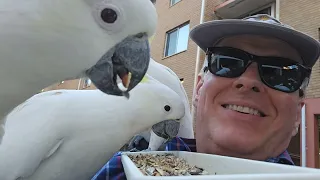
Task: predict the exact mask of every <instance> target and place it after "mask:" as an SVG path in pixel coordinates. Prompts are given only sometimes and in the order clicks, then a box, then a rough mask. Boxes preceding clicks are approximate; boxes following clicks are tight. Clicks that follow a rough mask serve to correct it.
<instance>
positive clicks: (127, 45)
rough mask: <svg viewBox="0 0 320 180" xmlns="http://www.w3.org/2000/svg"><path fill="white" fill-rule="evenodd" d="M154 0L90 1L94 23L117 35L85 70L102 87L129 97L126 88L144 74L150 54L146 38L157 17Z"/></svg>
mask: <svg viewBox="0 0 320 180" xmlns="http://www.w3.org/2000/svg"><path fill="white" fill-rule="evenodd" d="M87 1H88V0H87ZM153 3H155V1H153V0H113V1H112V0H104V1H103V0H95V1H94V3H92V1H91V2H90V5H91V6H92V8H93V17H94V19H95V21H96V23H97V25H99V26H100V27H101V28H102V29H104V30H105V31H106V33H108V34H110V35H112V36H114V37H118V38H119V39H118V41H119V43H116V44H115V45H114V46H113V47H112V48H111V49H110V50H109V51H107V53H105V54H104V55H103V56H102V57H101V59H100V60H99V61H98V63H97V64H96V65H95V66H93V67H91V68H89V69H88V70H87V71H86V75H87V76H88V77H89V78H90V79H91V80H92V82H93V83H94V84H95V86H96V87H97V88H98V89H100V90H101V91H103V92H105V93H107V94H111V95H118V96H122V95H124V96H126V97H129V94H128V92H129V91H130V90H131V89H133V88H134V87H135V86H136V85H137V84H138V83H139V82H140V81H141V79H142V78H143V76H144V75H145V73H146V71H147V69H148V65H149V58H150V48H149V42H148V38H149V37H151V36H152V35H153V34H154V31H155V26H156V19H157V15H156V11H155V8H154V6H153ZM111 77H112V78H111ZM117 77H119V78H120V79H121V80H122V84H123V85H124V86H125V88H126V90H125V91H123V90H120V89H119V87H118V86H117Z"/></svg>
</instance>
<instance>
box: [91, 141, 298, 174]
mask: <svg viewBox="0 0 320 180" xmlns="http://www.w3.org/2000/svg"><path fill="white" fill-rule="evenodd" d="M166 151H189V152H196V151H197V150H196V141H195V139H185V138H179V137H176V138H174V139H172V140H171V141H169V142H168V143H167V145H166ZM266 161H267V162H272V163H280V164H289V165H294V163H293V161H292V159H291V157H290V155H289V153H288V152H287V151H285V152H283V153H282V154H281V155H280V156H278V157H276V158H270V159H267V160H266ZM126 179H127V178H126V175H125V173H124V169H123V166H122V163H121V152H117V153H116V154H115V155H114V156H113V157H112V158H111V159H110V160H109V162H107V163H106V164H105V165H104V166H103V167H102V168H101V170H100V171H98V172H97V174H96V175H95V176H94V177H93V178H92V179H91V180H126Z"/></svg>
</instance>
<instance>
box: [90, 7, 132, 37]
mask: <svg viewBox="0 0 320 180" xmlns="http://www.w3.org/2000/svg"><path fill="white" fill-rule="evenodd" d="M93 16H94V19H95V20H96V22H97V23H98V24H99V25H100V27H102V28H103V29H105V30H106V31H107V32H108V33H118V32H119V31H121V30H122V29H124V28H123V26H124V25H125V22H126V17H125V13H124V12H123V11H122V9H121V7H118V6H117V5H116V4H112V3H110V2H109V1H102V2H100V3H97V4H95V6H94V8H93Z"/></svg>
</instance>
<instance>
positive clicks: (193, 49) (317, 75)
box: [44, 0, 320, 168]
mask: <svg viewBox="0 0 320 180" xmlns="http://www.w3.org/2000/svg"><path fill="white" fill-rule="evenodd" d="M156 9H157V12H158V15H159V22H158V27H157V31H156V34H155V36H154V38H153V41H152V43H151V53H152V57H153V58H154V59H155V60H156V61H157V62H159V63H161V64H164V65H166V66H168V67H170V68H171V69H172V70H173V71H174V72H175V73H176V74H177V75H178V76H179V78H180V80H181V83H183V86H184V87H185V89H186V91H187V94H188V97H189V100H190V102H192V94H193V87H194V82H195V81H194V80H195V77H196V75H197V74H198V72H199V69H200V68H201V66H202V63H203V60H204V52H203V51H200V50H199V49H198V47H197V46H196V44H195V43H194V42H192V41H191V40H190V39H189V31H190V29H191V28H192V27H194V26H195V25H198V24H200V23H201V22H205V21H210V20H214V19H239V18H243V17H245V16H248V15H254V14H258V13H259V14H260V13H263V14H269V15H271V16H273V17H275V18H277V19H279V20H280V21H282V22H284V23H286V24H289V25H290V26H292V27H293V28H295V29H297V30H299V31H302V32H305V33H307V34H308V35H311V36H312V37H314V38H316V39H319V36H320V1H316V0H306V1H301V0H158V1H157V3H156ZM306 48H308V47H306ZM319 65H320V64H319V63H317V64H316V65H315V67H314V69H313V74H312V78H311V82H310V85H309V88H308V91H307V100H306V103H305V107H304V111H303V112H304V113H303V115H302V118H301V119H302V122H303V123H302V125H301V129H300V132H299V134H298V135H297V136H295V137H294V138H293V140H292V142H291V144H290V148H289V152H290V154H291V156H292V157H293V159H294V161H295V162H296V164H297V165H301V166H308V167H317V168H320V165H319V119H320V110H318V109H320V108H317V107H318V105H319V104H320V100H319V99H318V98H319V97H320V67H319ZM51 89H80V90H81V89H95V87H94V86H93V85H92V84H91V82H90V80H89V79H81V80H71V81H66V82H60V83H58V84H55V85H53V86H50V87H48V88H46V89H44V91H46V90H51Z"/></svg>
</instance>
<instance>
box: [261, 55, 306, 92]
mask: <svg viewBox="0 0 320 180" xmlns="http://www.w3.org/2000/svg"><path fill="white" fill-rule="evenodd" d="M278 62H279V61H278ZM280 62H281V61H280ZM260 72H261V76H262V77H261V79H262V80H263V81H264V82H265V83H266V84H267V85H268V86H269V87H271V88H273V89H277V90H280V91H284V92H294V91H296V90H298V89H299V87H300V85H301V82H302V81H301V80H302V78H303V77H302V70H301V69H300V67H299V66H297V65H292V64H291V65H280V66H279V65H277V66H275V65H270V64H268V65H266V64H265V65H263V64H262V65H260Z"/></svg>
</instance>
